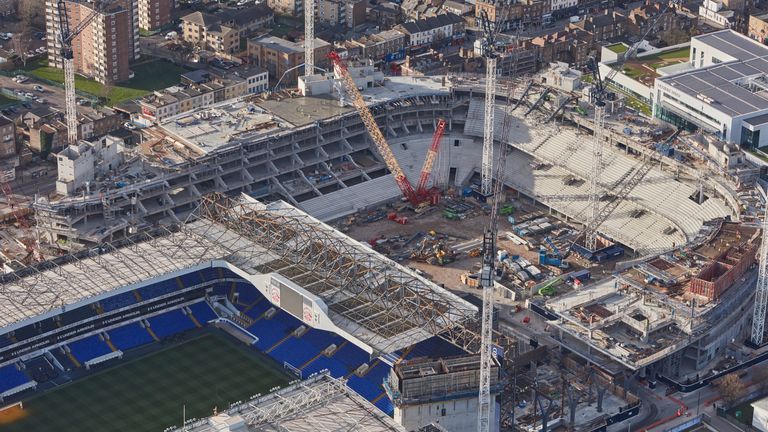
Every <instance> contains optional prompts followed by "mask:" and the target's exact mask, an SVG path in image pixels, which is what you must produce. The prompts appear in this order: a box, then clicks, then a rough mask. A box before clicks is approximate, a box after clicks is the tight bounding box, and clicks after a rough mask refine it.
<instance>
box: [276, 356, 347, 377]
mask: <svg viewBox="0 0 768 432" xmlns="http://www.w3.org/2000/svg"><path fill="white" fill-rule="evenodd" d="M289 363H291V364H293V363H292V362H289ZM298 366H301V365H297V366H296V367H298ZM323 369H328V372H330V374H331V376H333V377H336V378H338V377H342V376H346V375H347V374H348V373H349V371H347V367H346V366H344V365H343V364H342V363H340V362H338V361H336V360H334V359H332V358H328V357H326V356H320V357H318V358H317V359H316V360H315V361H313V362H312V363H310V364H309V365H307V367H305V368H304V369H302V370H301V373H302V374H303V375H304V376H305V377H306V376H309V375H312V374H313V373H315V372H319V371H321V370H323Z"/></svg>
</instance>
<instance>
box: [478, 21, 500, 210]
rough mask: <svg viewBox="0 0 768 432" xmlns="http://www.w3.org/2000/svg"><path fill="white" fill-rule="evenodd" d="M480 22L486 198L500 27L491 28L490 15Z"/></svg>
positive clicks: (490, 170)
mask: <svg viewBox="0 0 768 432" xmlns="http://www.w3.org/2000/svg"><path fill="white" fill-rule="evenodd" d="M480 22H481V25H482V28H483V33H484V39H483V45H482V53H483V57H485V105H484V112H485V116H484V117H483V157H482V161H481V165H480V167H481V168H480V176H481V183H480V193H481V194H483V195H484V196H489V195H490V194H491V188H492V184H493V178H492V177H493V120H494V118H493V117H494V104H495V102H496V60H497V59H498V57H499V53H498V52H497V50H496V31H497V30H498V27H499V26H498V25H497V26H495V28H494V26H491V21H490V19H488V13H487V12H486V11H485V10H482V11H481V12H480Z"/></svg>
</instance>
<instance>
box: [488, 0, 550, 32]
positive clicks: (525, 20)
mask: <svg viewBox="0 0 768 432" xmlns="http://www.w3.org/2000/svg"><path fill="white" fill-rule="evenodd" d="M550 7H551V3H550V0H546V1H544V0H520V1H517V2H514V3H513V4H511V5H507V4H505V3H504V2H496V1H493V0H481V1H477V2H476V3H475V20H476V24H479V23H480V17H481V16H482V14H483V12H485V13H486V14H487V15H488V19H489V20H490V21H491V22H492V23H496V22H503V23H504V25H503V27H504V28H503V29H502V30H503V31H506V30H511V29H516V28H527V27H529V26H532V25H533V26H540V25H542V23H543V19H544V15H545V14H548V13H550ZM504 12H506V17H501V16H500V15H501V14H502V13H504Z"/></svg>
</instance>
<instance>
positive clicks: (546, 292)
mask: <svg viewBox="0 0 768 432" xmlns="http://www.w3.org/2000/svg"><path fill="white" fill-rule="evenodd" d="M562 279H563V277H562V276H558V277H556V278H554V279H552V280H551V281H549V282H547V283H546V284H544V286H542V287H541V288H539V295H543V296H553V295H555V294H556V293H557V289H556V287H557V284H559V283H560V281H561V280H562Z"/></svg>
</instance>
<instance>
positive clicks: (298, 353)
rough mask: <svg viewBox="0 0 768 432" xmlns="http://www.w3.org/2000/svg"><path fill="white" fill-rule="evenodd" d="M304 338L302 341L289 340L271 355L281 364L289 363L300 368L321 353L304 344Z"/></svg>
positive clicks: (292, 338)
mask: <svg viewBox="0 0 768 432" xmlns="http://www.w3.org/2000/svg"><path fill="white" fill-rule="evenodd" d="M303 338H304V336H302V337H301V338H300V339H296V338H294V337H291V338H288V339H286V340H285V342H283V343H282V344H280V346H279V347H277V348H275V349H274V350H272V352H270V353H269V355H270V356H272V357H273V358H275V359H276V360H277V361H279V362H280V363H282V362H285V361H287V362H288V363H290V364H292V365H293V366H296V367H299V366H301V365H303V364H304V363H306V362H307V361H308V360H310V359H311V358H312V357H314V356H316V355H318V354H319V353H320V350H319V349H317V348H315V347H313V346H312V345H310V344H308V343H306V342H304V340H302V339H303Z"/></svg>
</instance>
